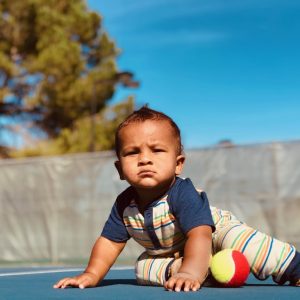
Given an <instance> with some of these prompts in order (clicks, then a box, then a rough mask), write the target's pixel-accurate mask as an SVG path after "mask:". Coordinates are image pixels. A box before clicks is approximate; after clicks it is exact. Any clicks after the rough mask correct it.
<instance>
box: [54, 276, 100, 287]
mask: <svg viewBox="0 0 300 300" xmlns="http://www.w3.org/2000/svg"><path fill="white" fill-rule="evenodd" d="M97 283H98V279H97V276H96V275H95V274H92V273H82V274H80V275H78V276H75V277H67V278H63V279H61V280H60V281H58V282H57V283H56V284H55V285H54V286H53V287H54V288H55V289H59V288H61V289H64V288H65V287H67V286H74V287H79V288H80V289H84V288H86V287H93V286H96V285H97Z"/></svg>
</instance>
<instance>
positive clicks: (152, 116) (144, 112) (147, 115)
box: [115, 105, 183, 156]
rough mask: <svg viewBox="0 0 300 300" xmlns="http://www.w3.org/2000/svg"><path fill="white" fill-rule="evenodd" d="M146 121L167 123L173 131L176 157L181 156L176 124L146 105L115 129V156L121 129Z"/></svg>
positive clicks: (180, 144) (181, 148)
mask: <svg viewBox="0 0 300 300" xmlns="http://www.w3.org/2000/svg"><path fill="white" fill-rule="evenodd" d="M147 120H152V121H167V122H168V123H169V124H170V126H171V128H172V129H173V132H174V136H175V138H176V143H177V153H178V155H180V154H182V152H183V146H182V143H181V134H180V129H179V127H178V126H177V124H176V123H175V122H174V121H173V120H172V118H170V117H169V116H167V115H166V114H164V113H162V112H160V111H157V110H154V109H151V108H149V107H148V106H147V105H144V106H143V107H142V108H140V109H138V110H136V111H134V112H133V113H132V114H131V115H129V116H128V117H127V118H126V119H125V120H124V121H123V122H122V123H121V124H120V125H119V126H118V128H117V130H116V134H115V151H116V154H117V156H119V151H120V141H119V138H120V137H119V135H120V131H121V129H122V128H124V127H126V126H128V125H129V124H132V123H139V122H145V121H147Z"/></svg>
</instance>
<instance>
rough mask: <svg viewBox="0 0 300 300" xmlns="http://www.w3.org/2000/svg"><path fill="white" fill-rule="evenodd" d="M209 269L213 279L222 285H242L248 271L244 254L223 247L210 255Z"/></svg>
mask: <svg viewBox="0 0 300 300" xmlns="http://www.w3.org/2000/svg"><path fill="white" fill-rule="evenodd" d="M210 270H211V273H212V275H213V277H214V279H215V280H216V281H217V282H218V283H220V284H221V285H222V286H226V287H238V286H242V285H243V284H244V283H245V282H246V280H247V278H248V276H249V273H250V267H249V263H248V261H247V258H246V257H245V255H244V254H243V253H241V252H239V251H237V250H233V249H224V250H222V251H220V252H218V253H217V254H215V255H214V256H213V257H212V260H211V264H210Z"/></svg>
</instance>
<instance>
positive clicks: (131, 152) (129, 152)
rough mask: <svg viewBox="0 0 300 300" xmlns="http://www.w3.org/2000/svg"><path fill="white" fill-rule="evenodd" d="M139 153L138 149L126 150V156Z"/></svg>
mask: <svg viewBox="0 0 300 300" xmlns="http://www.w3.org/2000/svg"><path fill="white" fill-rule="evenodd" d="M137 153H138V151H135V150H132V151H128V152H125V154H124V155H125V156H132V155H136V154H137Z"/></svg>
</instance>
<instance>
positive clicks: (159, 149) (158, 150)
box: [153, 148, 165, 153]
mask: <svg viewBox="0 0 300 300" xmlns="http://www.w3.org/2000/svg"><path fill="white" fill-rule="evenodd" d="M153 152H155V153H157V152H165V150H164V149H161V148H155V149H153Z"/></svg>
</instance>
